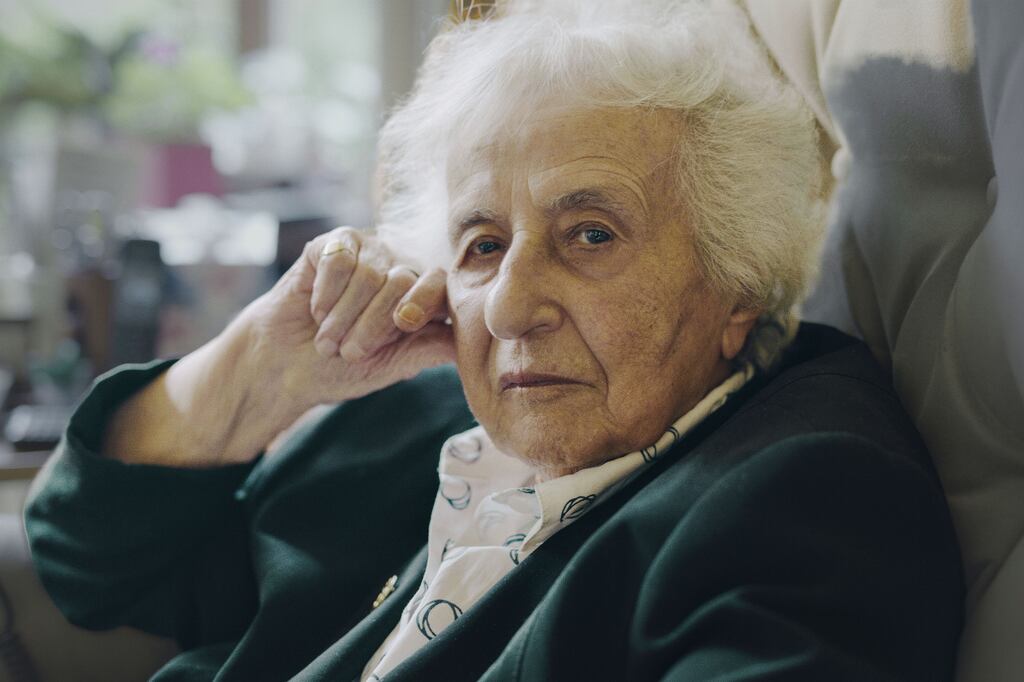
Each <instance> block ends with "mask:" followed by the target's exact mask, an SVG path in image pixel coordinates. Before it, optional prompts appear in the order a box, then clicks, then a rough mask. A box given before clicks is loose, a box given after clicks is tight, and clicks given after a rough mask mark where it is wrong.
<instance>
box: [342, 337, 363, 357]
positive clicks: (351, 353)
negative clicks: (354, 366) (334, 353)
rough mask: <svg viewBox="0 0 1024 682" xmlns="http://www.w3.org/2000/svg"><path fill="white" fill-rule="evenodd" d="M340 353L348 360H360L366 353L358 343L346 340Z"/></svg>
mask: <svg viewBox="0 0 1024 682" xmlns="http://www.w3.org/2000/svg"><path fill="white" fill-rule="evenodd" d="M338 355H340V356H341V357H342V358H344V359H345V360H346V361H348V362H359V361H360V360H362V359H363V356H365V355H366V351H364V350H363V349H362V348H361V347H360V346H359V344H358V343H355V342H354V341H346V342H345V343H344V344H343V345H342V346H341V350H339V351H338Z"/></svg>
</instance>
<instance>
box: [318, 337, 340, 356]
mask: <svg viewBox="0 0 1024 682" xmlns="http://www.w3.org/2000/svg"><path fill="white" fill-rule="evenodd" d="M315 347H316V352H317V353H319V354H320V355H322V356H324V357H325V358H329V357H331V356H332V355H334V354H335V353H337V352H338V346H337V344H336V343H334V342H333V341H331V340H330V339H320V340H319V341H317V342H316V344H315Z"/></svg>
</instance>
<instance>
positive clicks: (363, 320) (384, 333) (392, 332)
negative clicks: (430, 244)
mask: <svg viewBox="0 0 1024 682" xmlns="http://www.w3.org/2000/svg"><path fill="white" fill-rule="evenodd" d="M417 277H418V275H417V274H416V273H415V272H413V271H412V270H411V269H410V268H409V267H407V266H404V265H396V266H395V267H393V268H391V269H390V270H389V271H388V275H387V281H386V282H385V283H384V286H383V287H381V289H380V291H378V292H377V295H376V296H375V297H374V298H373V300H372V301H370V303H369V305H367V306H366V308H365V309H364V310H363V312H362V314H361V315H360V316H359V319H358V320H356V322H355V324H353V325H352V328H351V329H349V331H348V333H347V334H345V338H344V339H342V342H341V347H340V349H339V350H338V354H339V355H341V357H343V358H345V359H346V360H348V361H349V362H359V361H360V360H363V359H364V358H366V357H367V356H369V355H372V354H373V353H375V352H377V350H379V349H380V348H382V347H384V346H386V345H388V344H389V343H393V342H394V341H396V340H397V339H398V337H400V336H401V335H402V332H401V331H400V330H399V329H398V328H397V327H395V323H394V322H393V321H392V313H393V312H394V310H395V306H396V305H397V304H398V301H399V300H400V299H401V298H402V297H403V296H404V295H405V294H406V292H408V291H409V289H411V288H412V287H413V285H415V284H416V279H417Z"/></svg>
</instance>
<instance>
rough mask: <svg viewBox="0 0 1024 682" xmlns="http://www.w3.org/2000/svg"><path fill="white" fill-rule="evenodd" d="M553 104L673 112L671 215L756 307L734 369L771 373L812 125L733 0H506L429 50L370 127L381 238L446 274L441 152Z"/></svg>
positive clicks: (797, 279)
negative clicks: (675, 204)
mask: <svg viewBox="0 0 1024 682" xmlns="http://www.w3.org/2000/svg"><path fill="white" fill-rule="evenodd" d="M552 100H557V101H558V102H559V103H562V104H571V105H578V106H580V107H620V108H621V107H626V108H637V109H641V110H653V109H662V110H670V111H674V112H678V114H679V116H680V117H681V118H682V120H683V121H684V125H683V126H681V130H682V131H683V132H682V134H681V138H680V139H679V142H678V147H677V149H676V150H675V152H676V153H675V158H676V160H677V163H676V168H677V176H678V187H679V190H680V192H679V195H678V196H679V197H680V198H681V203H682V205H681V210H683V211H686V212H687V217H688V218H689V223H690V224H691V225H692V227H693V231H694V233H693V239H694V248H695V251H696V254H697V260H698V262H699V264H700V266H701V267H702V269H703V274H704V275H705V276H706V277H707V279H708V281H709V283H710V284H711V285H712V286H713V287H715V288H716V290H718V291H720V292H722V293H724V294H727V295H730V296H733V297H736V299H737V300H738V301H739V302H740V304H741V305H743V306H746V307H749V308H753V309H764V311H765V312H764V314H762V315H761V318H760V319H759V321H758V324H757V325H756V326H755V328H754V330H753V331H752V333H751V335H750V336H749V337H748V339H747V344H746V346H745V347H744V350H743V352H742V353H741V358H740V359H741V360H749V361H752V362H754V363H755V364H756V365H757V366H759V367H762V368H764V367H767V366H768V365H769V364H771V362H772V361H773V360H774V359H775V358H776V356H777V355H778V352H779V350H780V349H781V348H782V347H783V346H784V345H785V344H786V343H787V342H788V340H789V339H790V338H791V337H792V333H793V332H794V331H795V327H796V322H797V317H796V306H797V305H799V303H800V302H802V300H803V298H804V296H805V295H806V291H807V289H808V287H809V285H810V283H811V281H812V279H813V278H814V275H815V274H816V269H817V263H818V257H819V248H820V243H821V238H822V235H823V231H824V230H823V226H824V220H823V217H824V216H823V202H822V201H821V197H820V194H821V190H820V187H821V165H820V162H819V159H818V154H817V138H816V130H815V127H814V123H813V118H812V115H811V113H810V111H809V110H808V109H807V107H806V106H805V105H804V103H803V102H802V100H801V99H800V97H799V96H798V95H797V94H796V93H795V91H793V90H792V89H791V88H789V87H787V86H786V85H785V84H784V83H783V82H782V81H781V79H780V78H779V77H778V76H777V75H776V73H775V72H774V70H773V66H772V64H771V62H770V60H769V58H768V57H767V55H766V54H765V53H764V51H763V49H762V48H761V46H760V44H759V43H758V42H757V40H756V38H755V37H754V35H753V33H752V31H751V28H750V26H749V22H748V20H747V18H746V15H745V14H743V12H742V11H741V10H739V9H737V8H736V7H735V6H733V5H732V4H731V3H727V2H704V1H698V0H690V1H683V2H680V1H674V2H673V1H666V0H661V1H654V0H648V1H638V0H630V1H629V2H627V1H625V0H609V1H603V0H580V1H573V0H533V1H529V0H520V1H515V0H506V1H505V2H501V3H500V5H499V11H497V12H495V13H494V14H493V15H492V16H491V17H490V18H488V19H486V20H473V21H465V22H462V23H456V24H454V25H452V26H450V27H448V29H447V30H444V31H442V32H441V33H440V34H439V35H438V36H437V37H436V38H435V39H434V40H433V41H432V42H431V44H430V47H429V48H428V50H427V54H426V59H425V61H424V63H423V65H422V67H421V69H420V72H419V76H418V79H417V82H416V86H415V88H414V89H413V92H412V94H411V95H410V97H409V98H408V99H407V100H406V101H405V102H404V103H402V104H401V105H400V106H399V107H398V108H397V109H396V110H395V111H394V112H393V114H392V115H391V117H390V119H389V120H388V122H387V123H386V124H385V125H384V127H383V129H382V130H381V137H380V147H379V149H380V176H379V177H380V178H381V182H382V185H381V202H380V206H379V220H378V228H377V229H378V232H379V234H380V235H381V236H382V238H383V239H384V240H385V241H386V242H387V243H388V244H389V245H390V246H391V247H392V248H393V249H394V250H395V251H396V252H398V253H400V254H402V255H403V256H404V257H406V258H408V259H410V260H412V261H413V262H415V263H418V264H419V265H420V266H421V267H429V266H431V265H441V266H446V265H447V264H448V263H449V262H450V259H451V257H452V254H451V252H450V247H449V246H448V244H447V237H446V223H447V220H448V216H447V204H448V196H447V189H446V177H445V173H446V163H447V161H446V159H447V155H448V152H449V150H450V148H451V146H452V144H453V142H455V141H456V140H466V139H468V140H480V139H484V136H487V135H493V134H494V132H495V130H497V129H499V128H501V127H502V126H508V127H510V126H515V125H516V124H517V123H518V122H520V121H521V120H522V119H523V118H524V116H525V115H527V114H528V113H529V112H530V111H531V110H535V109H536V108H537V107H539V106H542V105H543V103H544V102H548V101H552Z"/></svg>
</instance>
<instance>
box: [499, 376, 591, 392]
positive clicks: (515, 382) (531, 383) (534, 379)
mask: <svg viewBox="0 0 1024 682" xmlns="http://www.w3.org/2000/svg"><path fill="white" fill-rule="evenodd" d="M499 382H500V385H501V390H502V391H507V390H509V389H517V388H541V387H544V386H564V385H570V384H581V383H583V382H581V381H576V380H575V379H570V378H569V377H564V376H561V375H558V374H547V373H543V372H506V373H505V374H502V375H501V377H499Z"/></svg>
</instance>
